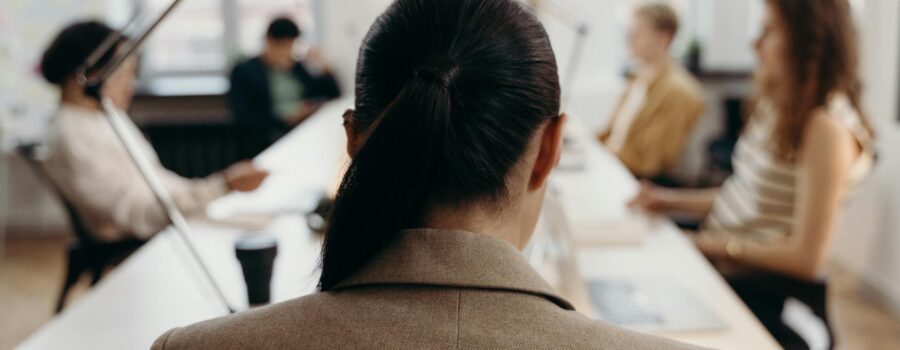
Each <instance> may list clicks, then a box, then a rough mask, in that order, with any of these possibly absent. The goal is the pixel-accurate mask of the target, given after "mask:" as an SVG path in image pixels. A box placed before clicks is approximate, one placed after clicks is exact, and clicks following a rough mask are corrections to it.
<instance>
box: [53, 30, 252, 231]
mask: <svg viewBox="0 0 900 350" xmlns="http://www.w3.org/2000/svg"><path fill="white" fill-rule="evenodd" d="M114 33H115V31H114V30H113V29H111V28H109V27H108V26H106V25H105V24H102V23H99V22H81V23H76V24H73V25H71V26H69V27H67V28H66V29H64V30H63V31H62V33H60V34H59V36H58V37H57V38H56V40H54V41H53V43H52V44H50V47H49V48H48V49H47V51H46V52H45V53H44V57H43V60H42V62H41V72H42V73H43V75H44V77H45V78H46V79H47V81H48V82H50V83H52V84H55V85H57V86H58V87H59V88H60V89H61V90H62V93H61V101H60V107H59V110H58V111H57V112H56V115H55V116H54V117H53V118H52V119H51V125H50V131H49V132H48V135H49V136H48V138H47V141H46V143H47V153H46V156H45V157H46V158H45V159H44V160H43V162H42V165H43V168H44V170H45V171H46V172H47V174H48V175H49V177H50V179H51V180H52V182H53V183H54V184H55V185H56V187H58V189H59V190H60V191H61V192H62V193H61V195H62V197H63V198H64V199H65V200H66V201H68V202H71V203H72V204H73V205H74V207H75V208H76V210H77V212H78V214H79V215H80V218H81V220H82V221H83V222H84V223H85V224H86V226H87V227H88V228H89V230H90V232H91V233H92V234H93V235H94V236H93V237H92V238H94V239H97V240H101V241H115V240H121V239H125V238H129V237H130V238H142V239H147V238H149V237H151V236H152V235H154V234H155V233H157V232H158V231H159V230H161V229H163V228H164V227H165V226H167V225H168V224H169V221H168V218H167V216H166V215H165V211H164V210H163V208H162V207H161V206H160V204H159V202H157V200H156V197H155V196H154V195H153V193H152V192H151V191H150V187H149V186H148V185H147V184H146V183H145V182H144V179H143V177H142V176H141V174H140V172H139V171H138V169H137V167H136V166H135V165H134V164H133V163H132V162H131V158H130V156H129V155H128V153H127V152H126V151H125V148H124V147H123V146H122V145H121V142H120V141H119V139H118V137H117V136H116V135H115V133H113V130H112V128H111V127H110V126H109V124H108V122H107V121H106V119H105V117H104V114H103V112H102V111H101V109H100V105H99V103H98V102H97V101H96V100H95V99H94V98H92V97H89V96H86V95H85V94H84V88H83V87H82V86H81V85H79V84H78V83H77V82H76V76H75V75H76V72H77V71H78V69H79V67H81V65H82V64H83V62H84V61H85V60H86V59H87V57H88V55H90V54H91V53H92V52H93V51H94V50H96V49H97V48H98V47H100V45H101V44H102V43H103V41H104V40H106V38H107V37H109V36H111V35H113V34H114ZM113 56H114V53H113V52H110V53H108V54H107V55H105V56H104V60H103V61H101V62H100V63H101V66H102V64H105V63H108V61H109V60H111V59H112V57H113ZM136 67H137V60H136V59H133V58H132V59H129V60H128V61H126V63H125V64H124V66H123V67H122V68H121V69H119V70H117V71H116V73H115V75H114V76H113V77H112V78H111V79H110V80H109V82H108V83H107V84H105V86H104V88H103V93H104V94H105V95H106V96H107V97H109V98H110V99H111V100H112V101H113V102H114V103H115V105H116V107H118V108H120V109H122V110H123V111H124V110H126V109H128V107H129V105H130V104H131V99H132V97H133V92H134V84H135V71H136ZM90 73H92V72H88V74H90ZM128 126H129V128H130V129H131V132H133V133H134V135H135V137H136V138H137V139H138V140H139V141H140V142H141V146H142V148H143V151H144V153H145V154H147V155H148V157H149V158H150V159H151V161H152V162H153V163H154V165H155V166H156V167H157V169H158V171H159V173H160V174H161V175H162V177H163V181H164V183H165V185H166V186H168V188H169V190H170V191H171V193H172V195H173V197H174V199H175V201H176V203H177V204H178V206H179V207H180V208H181V209H182V210H184V211H185V212H187V213H195V212H197V211H199V210H202V209H203V208H205V207H206V205H207V204H208V203H209V202H211V201H212V200H214V199H216V198H218V197H221V196H223V195H225V194H226V193H228V192H230V191H233V190H234V191H252V190H254V189H256V188H257V187H259V185H260V183H261V182H262V181H263V179H265V177H266V176H267V175H268V173H267V172H265V171H263V170H259V169H256V168H255V167H254V166H253V165H252V164H251V163H249V162H240V163H237V164H235V165H233V166H232V167H230V168H228V169H227V170H225V171H224V172H222V173H218V174H215V175H212V176H209V177H207V178H204V179H194V180H189V179H185V178H182V177H180V176H178V175H176V174H174V173H172V172H170V171H168V170H166V169H165V168H163V167H162V165H160V164H159V160H158V159H157V158H156V157H155V152H154V150H153V148H152V147H151V146H150V144H149V143H148V142H147V141H146V139H144V138H143V137H141V134H140V131H139V130H138V129H137V127H136V126H134V124H131V123H129V124H128Z"/></svg>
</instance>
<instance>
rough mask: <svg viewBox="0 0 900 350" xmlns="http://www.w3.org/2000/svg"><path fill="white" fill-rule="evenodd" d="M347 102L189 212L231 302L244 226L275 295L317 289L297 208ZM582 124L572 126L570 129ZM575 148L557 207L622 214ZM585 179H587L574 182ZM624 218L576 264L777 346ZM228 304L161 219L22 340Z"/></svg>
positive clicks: (99, 334) (115, 337)
mask: <svg viewBox="0 0 900 350" xmlns="http://www.w3.org/2000/svg"><path fill="white" fill-rule="evenodd" d="M349 105H350V101H348V100H344V101H340V102H335V103H331V104H329V105H328V106H326V108H323V109H322V111H320V112H319V113H318V114H317V115H316V116H315V117H313V118H312V119H310V120H309V121H308V122H307V123H304V124H303V125H302V126H301V127H299V128H297V129H296V130H295V131H293V132H292V133H291V134H290V135H288V136H287V137H286V138H285V139H283V140H282V141H279V142H278V143H277V144H276V145H274V146H273V147H272V148H271V149H269V150H267V151H266V152H265V153H263V154H262V155H260V157H258V159H257V160H256V162H257V163H258V164H259V165H260V166H262V167H265V168H267V169H271V170H272V176H271V177H270V179H269V180H268V181H267V182H266V183H265V184H264V185H263V186H262V187H261V188H260V189H259V190H257V191H256V192H254V193H249V194H233V195H229V196H227V197H225V198H222V199H221V200H219V201H217V202H216V203H214V204H213V205H211V207H210V208H209V210H208V212H209V214H210V216H211V217H215V218H225V219H228V221H229V223H228V224H225V223H223V222H222V221H221V220H219V221H215V220H209V219H192V220H191V224H192V227H193V229H194V231H195V232H194V238H193V241H194V242H195V243H196V244H197V246H198V249H199V251H200V254H201V256H202V257H203V258H204V260H205V261H206V263H207V264H208V266H209V267H210V270H211V271H212V274H213V276H214V278H215V279H216V281H217V282H218V283H219V284H220V285H221V286H222V287H223V289H224V293H225V295H226V298H227V299H228V300H229V303H230V304H231V305H232V306H235V307H238V308H240V309H243V308H246V304H247V302H246V291H245V287H244V283H243V278H242V275H241V271H240V266H239V263H238V262H237V260H236V258H235V255H234V240H235V239H236V238H237V237H240V236H241V235H246V234H251V233H253V232H267V233H270V234H274V235H276V236H277V237H278V239H279V247H278V249H279V253H278V257H277V258H276V262H275V269H276V270H275V275H274V277H273V291H272V293H273V299H274V300H275V301H282V300H287V299H291V298H295V297H298V296H302V295H305V294H309V293H312V292H314V290H315V283H316V280H317V278H316V277H317V275H316V272H315V271H316V269H315V267H316V263H317V259H318V252H319V246H320V242H321V240H320V238H319V237H317V236H316V235H314V234H312V233H310V232H309V230H308V229H307V228H306V223H305V221H304V219H303V216H302V213H304V212H305V211H307V210H309V209H311V208H312V206H313V205H314V201H315V200H316V198H317V196H318V195H319V194H321V193H322V192H323V191H324V190H325V189H326V188H329V187H330V186H332V185H333V182H334V178H335V175H336V174H337V173H338V172H339V169H340V168H341V167H342V166H343V163H344V162H345V160H344V159H343V158H342V157H341V154H343V149H344V142H345V137H344V135H343V130H342V128H341V126H340V125H341V118H340V116H341V114H342V112H343V109H344V108H346V107H348V106H349ZM579 132H581V131H579V130H577V129H576V130H575V133H576V134H578V133H579ZM578 135H579V136H578V138H579V139H580V140H582V141H584V140H586V139H587V138H588V135H587V133H581V134H578ZM583 155H584V156H586V158H585V159H586V160H587V164H588V166H587V169H585V170H584V171H561V172H559V173H558V174H556V175H554V178H553V182H554V183H555V184H557V185H556V186H557V187H559V191H560V193H561V194H560V198H561V202H562V207H563V208H564V209H565V210H566V215H565V216H566V217H567V218H568V220H569V221H574V222H573V223H572V225H573V226H575V227H580V226H579V223H578V221H579V220H583V219H588V218H593V219H596V216H597V215H599V216H608V217H609V218H610V222H613V221H614V219H615V218H617V217H618V218H621V217H622V216H623V215H627V214H625V213H624V203H625V200H627V198H628V197H629V196H630V195H631V194H633V191H634V190H635V189H636V185H635V182H634V180H633V179H632V178H630V176H628V175H627V172H624V169H623V168H622V166H621V164H620V163H618V161H617V160H615V158H614V157H612V156H610V155H609V154H608V153H605V152H604V151H603V150H602V149H601V148H600V147H599V146H596V145H593V144H592V143H590V142H588V146H586V147H585V149H584V150H583ZM598 176H599V177H598ZM583 186H588V187H587V188H589V190H584V188H582V190H584V191H573V190H572V189H574V188H580V187H583ZM237 214H240V215H237ZM633 220H639V221H641V222H643V224H642V225H643V226H638V227H639V228H638V230H643V231H647V232H645V235H646V237H645V238H644V239H642V240H641V241H640V242H641V243H639V244H629V245H622V244H617V245H608V244H607V245H598V244H596V243H591V244H587V243H584V244H576V246H575V249H576V251H577V253H576V256H575V260H574V261H576V262H577V263H576V264H577V267H575V268H574V269H576V270H578V271H577V274H578V275H579V276H582V277H584V278H594V277H608V276H622V275H633V274H667V275H669V276H676V277H677V279H678V280H679V281H681V282H683V284H685V285H687V286H688V287H690V290H691V292H693V293H696V294H697V295H698V296H700V298H701V299H702V300H704V301H706V302H708V303H709V305H710V307H711V308H712V309H713V310H714V312H716V314H717V315H719V316H720V317H721V318H722V319H724V320H725V322H726V323H727V324H728V327H727V328H726V329H723V330H717V331H709V332H679V333H670V334H661V335H663V336H667V337H671V338H675V339H679V340H682V341H687V342H691V343H695V344H700V345H705V346H710V347H716V348H728V349H777V348H778V346H777V345H776V343H775V342H774V340H772V338H771V337H770V336H769V335H768V333H766V332H765V330H764V329H763V328H762V326H761V325H760V324H759V323H758V322H757V321H756V320H755V318H754V317H753V316H752V314H750V312H749V311H748V310H747V309H746V307H745V306H743V304H742V303H741V302H740V300H739V299H738V298H737V296H736V295H735V294H734V293H733V292H732V291H731V290H730V289H728V287H727V286H726V285H725V283H724V281H723V280H722V279H721V278H720V277H719V276H718V274H717V273H716V272H715V271H714V270H713V269H712V267H711V266H710V265H709V264H708V263H707V262H706V261H705V260H704V259H703V258H702V257H701V256H700V255H699V254H698V252H697V251H696V250H695V249H694V248H693V246H692V245H690V242H687V241H686V240H685V239H684V238H682V237H681V236H680V234H679V233H678V232H677V230H676V229H675V228H674V226H673V225H672V224H671V223H667V222H662V221H659V220H657V219H652V218H647V217H641V216H637V217H634V218H632V220H629V221H633ZM594 221H596V220H594ZM620 224H621V222H620V223H618V224H617V225H620ZM631 229H635V228H634V226H632V228H631ZM579 238H583V237H579ZM578 241H579V240H576V242H578ZM550 279H552V278H550ZM577 280H578V281H581V280H582V279H581V278H579V279H577ZM564 294H570V295H569V297H570V299H572V300H573V302H574V303H575V304H576V305H577V306H578V308H579V310H580V311H582V312H585V313H586V314H591V312H592V311H591V308H590V305H589V301H588V300H587V298H586V297H585V291H584V289H583V283H576V285H575V287H571V288H566V292H565V293H564ZM225 314H226V311H225V309H224V308H223V306H222V305H220V304H219V303H218V302H217V299H216V298H215V297H214V294H213V291H212V289H210V287H209V286H208V285H207V284H206V283H205V281H204V279H203V277H202V275H201V274H200V273H199V270H198V267H197V266H196V265H194V263H193V262H192V261H191V259H190V258H189V256H188V254H187V251H186V250H185V246H184V245H183V243H182V242H181V241H180V240H179V239H178V237H177V236H176V235H175V234H174V233H173V232H170V231H166V232H163V233H161V234H160V235H159V236H158V237H157V238H154V239H153V240H151V241H150V242H148V243H147V244H146V245H145V246H144V247H142V248H141V249H140V250H138V251H137V252H136V253H135V254H134V255H133V256H132V257H130V258H129V259H128V260H127V261H125V262H124V263H123V264H122V265H120V266H119V267H118V268H117V269H116V270H114V271H113V272H112V273H110V274H109V275H108V276H106V277H105V278H104V279H103V280H102V281H101V282H100V283H99V284H98V285H97V286H96V287H94V288H93V289H92V290H91V291H90V292H88V293H87V294H86V295H85V296H83V297H82V298H80V299H79V300H77V301H75V302H74V303H73V304H72V305H70V306H69V307H67V308H66V309H65V310H64V311H63V313H62V314H61V315H59V316H58V317H56V318H54V319H53V320H52V321H51V322H50V323H48V324H47V325H45V326H44V327H43V328H41V329H40V330H38V331H37V332H36V333H35V334H33V335H32V336H31V337H30V338H29V339H27V340H26V341H25V342H24V343H22V344H21V345H20V346H19V348H20V349H63V348H65V349H136V348H147V347H149V346H150V344H151V343H152V342H153V340H154V339H155V338H156V337H157V336H158V335H159V334H161V333H163V332H164V331H166V330H168V329H170V328H173V327H177V326H182V325H187V324H190V323H194V322H197V321H202V320H205V319H209V318H213V317H217V316H222V315H225Z"/></svg>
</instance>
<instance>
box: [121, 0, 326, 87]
mask: <svg viewBox="0 0 900 350" xmlns="http://www.w3.org/2000/svg"><path fill="white" fill-rule="evenodd" d="M135 1H137V3H136V8H137V9H138V10H139V11H140V13H141V14H145V13H146V14H149V17H155V16H158V15H159V14H160V13H162V11H163V10H164V9H165V8H166V7H168V6H169V5H170V4H171V3H172V1H173V0H135ZM314 1H315V0H191V1H183V3H181V4H179V5H178V7H177V8H176V9H175V11H174V12H173V13H172V14H171V15H170V16H169V17H168V18H167V19H166V20H165V21H164V22H162V23H161V24H160V26H159V27H158V28H157V29H156V31H154V33H153V35H151V36H150V38H148V40H147V43H146V46H145V48H144V50H143V54H142V60H141V75H142V77H143V78H144V79H155V78H161V77H185V76H212V75H215V76H222V75H224V74H226V72H227V71H228V70H229V69H230V67H231V65H232V64H234V62H235V61H237V60H239V59H242V58H245V57H249V56H253V55H256V54H258V53H259V52H260V50H262V47H263V43H264V37H265V31H266V28H267V26H268V24H269V21H271V20H272V19H273V18H274V17H277V16H288V17H291V18H292V19H294V20H295V21H296V22H297V24H298V25H300V27H301V28H302V29H303V32H304V37H306V38H314V37H315V28H316V23H315V22H314V20H313V18H314V14H313V6H312V5H313V2H314Z"/></svg>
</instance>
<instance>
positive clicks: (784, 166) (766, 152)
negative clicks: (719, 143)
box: [634, 0, 875, 349]
mask: <svg viewBox="0 0 900 350" xmlns="http://www.w3.org/2000/svg"><path fill="white" fill-rule="evenodd" d="M755 48H756V54H757V58H758V60H759V67H758V68H757V70H756V76H755V78H756V83H757V89H758V91H759V93H760V95H759V98H758V100H757V101H756V102H755V105H754V113H753V116H752V117H751V119H750V122H749V125H748V127H747V130H745V132H744V134H743V135H742V136H741V138H740V141H738V144H737V147H736V150H735V155H734V164H735V173H734V175H732V177H731V178H729V179H728V180H727V181H726V182H725V184H724V185H723V186H722V187H720V188H714V189H706V190H673V189H663V188H659V187H655V186H654V185H651V184H646V185H645V186H644V188H643V189H642V192H641V193H640V194H639V195H638V197H637V198H636V199H635V202H634V203H635V204H636V205H637V206H639V207H642V208H645V209H649V210H680V211H683V212H692V213H695V214H698V215H700V216H702V217H705V223H704V224H703V226H702V228H701V231H700V232H699V233H697V234H695V235H692V236H691V239H692V240H693V241H694V243H695V244H696V245H697V247H698V248H699V249H700V251H701V252H703V253H704V254H705V255H706V256H707V257H709V258H710V259H713V260H714V261H716V262H717V263H719V265H718V266H719V268H720V271H721V272H722V273H723V274H724V275H725V277H726V279H727V280H728V281H729V283H730V284H731V285H732V287H733V288H734V289H735V291H737V292H738V294H739V295H740V296H741V297H742V299H744V301H745V302H746V303H747V305H748V306H750V308H751V309H752V310H753V312H754V313H755V314H756V315H757V317H758V318H759V319H760V320H761V321H762V322H763V324H764V325H765V326H766V327H767V328H768V329H769V331H770V332H771V333H772V334H773V335H774V336H775V337H776V339H778V340H779V342H780V343H781V344H782V346H784V347H785V348H786V349H805V348H808V346H807V344H806V343H805V342H804V340H803V339H802V338H801V337H800V336H799V335H798V334H797V333H796V332H795V331H794V330H793V329H792V328H790V327H788V326H786V325H785V324H784V323H783V321H782V313H783V310H784V304H785V300H786V299H787V298H789V297H793V298H800V299H818V300H819V301H820V302H821V303H815V304H818V305H810V306H811V307H812V308H813V309H814V311H816V312H817V313H819V312H820V313H822V314H823V315H820V316H824V313H825V312H824V311H825V305H824V300H825V288H826V286H825V284H824V281H825V277H826V275H825V274H824V271H823V267H824V262H825V261H826V256H827V252H828V250H829V249H828V248H829V245H830V243H831V241H832V237H833V235H834V232H835V223H836V222H837V219H838V213H839V208H840V207H841V205H842V203H843V202H844V201H845V199H846V198H847V196H848V195H849V194H850V193H852V192H853V191H854V190H855V189H856V188H857V185H858V184H860V183H861V181H862V180H863V179H865V178H866V177H867V176H868V175H869V174H870V173H871V171H872V167H873V164H874V159H875V150H874V143H873V142H874V139H873V135H874V133H873V130H872V127H871V125H870V123H869V121H868V120H867V119H866V116H865V114H864V113H862V112H861V110H860V96H861V95H860V94H861V89H860V82H859V77H858V67H857V65H858V58H857V55H858V54H857V37H856V32H855V30H854V26H853V22H852V18H851V12H850V5H849V3H848V2H847V0H806V1H797V0H768V1H766V8H765V15H764V19H763V26H762V33H761V34H760V36H759V38H758V39H757V41H756V44H755ZM816 308H820V309H821V310H815V309H816Z"/></svg>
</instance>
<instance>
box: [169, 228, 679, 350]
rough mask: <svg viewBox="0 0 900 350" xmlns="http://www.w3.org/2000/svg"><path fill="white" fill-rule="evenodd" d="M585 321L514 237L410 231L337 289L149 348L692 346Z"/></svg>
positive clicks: (172, 334)
mask: <svg viewBox="0 0 900 350" xmlns="http://www.w3.org/2000/svg"><path fill="white" fill-rule="evenodd" d="M689 348H693V347H691V346H688V345H684V344H680V343H676V342H674V341H670V340H665V339H661V338H656V337H653V336H649V335H643V334H639V333H635V332H630V331H626V330H622V329H619V328H616V327H613V326H610V325H608V324H605V323H602V322H599V321H594V320H591V319H588V318H586V317H584V316H582V315H581V314H579V313H577V312H575V311H574V310H573V308H572V305H571V304H569V302H567V301H566V300H564V299H563V298H561V297H560V296H558V295H557V294H556V293H555V292H554V291H553V289H552V288H551V287H550V286H549V285H548V284H547V283H546V282H545V281H544V280H543V279H542V278H541V277H540V276H539V275H538V274H537V272H536V271H535V270H533V269H532V268H531V267H530V266H529V265H528V263H527V262H526V261H525V259H523V258H522V256H521V254H520V253H519V251H518V250H517V249H516V248H515V247H513V246H512V245H511V244H509V243H506V242H504V241H501V240H498V239H494V238H491V237H488V236H485V235H480V234H473V233H466V232H461V231H437V230H408V231H404V232H402V233H400V235H399V237H398V239H397V240H396V241H395V242H394V243H393V244H391V245H389V246H388V248H387V249H386V250H385V251H384V252H382V253H381V254H380V255H378V256H377V257H376V258H375V259H374V260H373V261H372V262H371V263H369V264H368V265H367V266H366V267H364V268H363V269H362V270H361V271H359V272H358V273H356V274H355V275H353V276H351V277H350V278H348V279H347V280H346V281H344V282H342V283H341V284H340V285H339V286H338V287H337V288H336V290H335V291H330V292H324V293H316V294H313V295H309V296H306V297H302V298H299V299H294V300H291V301H287V302H283V303H279V304H275V305H271V306H268V307H264V308H259V309H254V310H250V311H246V312H242V313H239V314H236V315H232V316H227V317H222V318H218V319H213V320H210V321H205V322H202V323H198V324H195V325H192V326H188V327H185V328H176V329H173V330H170V331H168V332H166V333H165V334H163V335H162V336H161V337H160V338H159V339H158V340H157V341H156V343H155V344H154V345H153V349H160V350H162V349H689Z"/></svg>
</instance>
